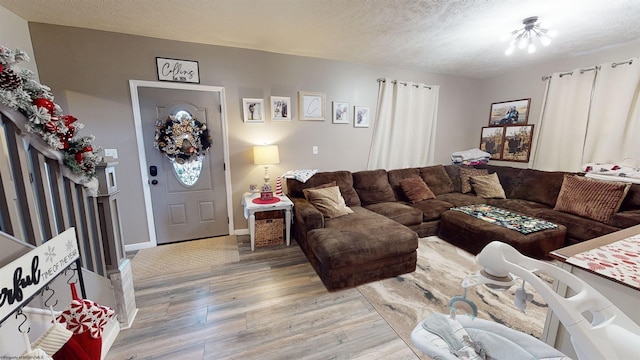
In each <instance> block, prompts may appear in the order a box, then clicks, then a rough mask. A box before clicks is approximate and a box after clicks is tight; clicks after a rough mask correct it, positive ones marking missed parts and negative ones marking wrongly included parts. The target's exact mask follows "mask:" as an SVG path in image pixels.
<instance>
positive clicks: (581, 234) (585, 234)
mask: <svg viewBox="0 0 640 360" xmlns="http://www.w3.org/2000/svg"><path fill="white" fill-rule="evenodd" d="M532 212H533V214H532V215H533V216H535V217H538V218H541V219H544V220H548V221H551V222H552V223H555V224H561V225H564V226H566V227H567V237H571V238H573V239H576V240H579V241H584V240H589V239H593V238H596V237H599V236H602V235H605V234H609V233H612V232H614V231H618V230H620V228H617V227H615V226H611V225H607V224H604V223H601V222H599V221H596V220H591V219H587V218H584V217H581V216H578V215H574V214H569V213H565V212H562V211H556V210H553V209H543V208H538V209H532Z"/></svg>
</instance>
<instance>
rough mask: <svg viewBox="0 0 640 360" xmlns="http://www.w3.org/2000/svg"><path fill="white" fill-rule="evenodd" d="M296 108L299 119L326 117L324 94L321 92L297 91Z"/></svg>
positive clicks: (320, 119) (321, 119) (320, 118)
mask: <svg viewBox="0 0 640 360" xmlns="http://www.w3.org/2000/svg"><path fill="white" fill-rule="evenodd" d="M298 102H299V104H298V110H299V112H300V120H319V121H324V119H325V117H326V95H325V93H323V92H311V91H299V92H298Z"/></svg>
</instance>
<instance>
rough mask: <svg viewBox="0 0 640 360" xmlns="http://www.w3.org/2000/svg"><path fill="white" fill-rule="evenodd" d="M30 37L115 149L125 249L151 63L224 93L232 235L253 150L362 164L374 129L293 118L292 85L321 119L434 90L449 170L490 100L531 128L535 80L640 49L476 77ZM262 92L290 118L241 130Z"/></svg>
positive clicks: (137, 190)
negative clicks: (318, 95)
mask: <svg viewBox="0 0 640 360" xmlns="http://www.w3.org/2000/svg"><path fill="white" fill-rule="evenodd" d="M1 9H2V8H0V10H1ZM30 30H31V36H32V42H33V48H34V50H35V55H37V57H38V60H39V61H38V70H39V71H40V77H41V80H42V83H44V84H46V85H49V86H51V87H52V89H53V91H54V94H55V95H56V102H57V103H59V104H60V105H61V106H62V107H63V109H65V111H66V112H68V113H71V114H73V115H75V116H77V117H78V118H79V119H80V121H82V122H84V123H85V124H86V125H87V127H86V128H85V129H84V130H83V131H82V133H83V134H86V133H93V134H95V135H96V144H97V145H100V146H102V147H107V148H113V147H115V148H118V152H119V156H120V159H119V161H120V165H119V167H118V184H119V186H120V188H121V189H122V195H121V197H122V205H123V206H122V218H123V229H124V234H125V242H126V243H127V244H135V243H143V242H147V241H149V235H148V234H147V231H146V228H147V225H146V224H145V223H144V203H143V197H142V187H143V186H146V185H145V184H142V180H141V176H140V171H139V163H138V157H137V154H136V147H135V137H134V129H133V118H132V110H131V101H130V94H129V89H128V80H129V79H136V80H156V70H155V62H154V58H155V57H156V56H160V57H170V58H181V59H190V60H197V61H199V63H200V77H201V84H204V85H216V86H223V87H225V89H226V92H227V107H228V114H227V115H228V124H229V143H230V149H229V150H230V160H231V164H230V168H231V176H232V183H233V185H232V186H233V188H232V191H233V204H234V222H235V227H236V229H245V228H246V226H247V223H246V220H245V219H244V217H243V216H242V209H241V207H240V206H239V205H236V204H239V203H240V196H241V194H242V193H243V192H244V191H245V189H246V188H247V187H248V185H249V184H250V183H259V182H260V180H261V178H262V174H263V172H262V168H261V167H257V166H254V165H253V164H252V155H251V147H252V146H253V145H254V144H261V143H265V142H269V143H277V144H279V145H280V152H281V163H280V164H279V165H275V166H272V167H271V175H272V178H273V177H274V176H276V175H277V174H280V173H282V172H284V171H286V170H290V169H301V168H318V169H320V170H337V169H346V170H352V171H356V170H361V169H364V168H366V162H367V156H368V152H369V147H370V144H371V137H372V131H373V128H372V127H371V128H368V129H360V128H359V129H355V128H353V127H352V126H351V125H338V124H331V121H330V120H327V121H324V122H300V121H298V120H297V101H296V98H297V91H299V90H306V91H322V92H325V93H326V94H327V114H329V113H330V104H331V101H347V102H349V103H350V104H351V106H353V105H363V106H369V107H370V109H371V111H372V112H373V113H374V115H375V106H376V98H377V87H378V86H377V83H376V79H377V78H384V77H388V78H391V79H400V80H409V81H415V82H424V83H427V84H438V85H440V86H441V88H440V102H439V111H438V119H439V121H438V130H437V140H436V141H437V142H436V154H435V159H436V163H449V162H450V158H449V156H450V154H451V152H453V151H459V150H465V149H469V148H474V147H477V146H478V143H479V137H480V136H479V135H480V128H481V127H482V126H486V125H487V123H488V117H489V116H488V114H489V107H490V104H491V103H493V102H499V101H506V100H513V99H520V98H531V99H532V102H531V109H530V115H529V123H531V124H537V123H538V119H539V117H540V110H541V106H542V97H543V95H544V87H545V83H544V82H543V81H541V79H540V78H541V77H542V76H544V75H549V74H551V73H552V72H557V71H565V70H571V69H574V68H578V67H588V66H593V65H597V64H600V63H603V62H612V61H621V60H624V59H627V58H630V57H634V56H638V55H639V54H640V42H634V43H631V44H627V45H624V46H619V47H612V48H608V49H604V50H602V51H599V52H594V53H592V54H586V55H583V56H580V57H576V58H571V59H565V60H562V61H554V62H549V63H544V64H539V65H533V66H528V67H526V68H523V69H521V70H519V71H514V72H511V73H505V74H502V75H499V76H496V77H492V78H488V79H482V80H478V79H469V78H464V77H456V76H447V75H440V74H432V73H420V72H415V71H410V70H405V69H399V68H390V67H375V66H368V65H360V64H349V63H344V62H339V61H331V60H322V59H314V58H307V57H297V56H288V55H280V54H273V53H266V52H260V51H252V50H244V49H236V48H228V47H219V46H208V45H200V44H192V43H184V42H175V41H167V40H160V39H154V38H145V37H138V36H130V35H123V34H117V33H109V32H101V31H93V30H85V29H77V28H69V27H61V26H54V25H46V24H30ZM62 49H64V50H62ZM512 56H514V61H517V56H528V55H526V54H517V53H516V54H514V55H512ZM271 95H275V96H289V97H291V99H292V103H293V106H294V107H293V109H292V110H293V120H292V121H291V122H271V121H267V122H266V124H251V125H247V124H244V123H243V122H242V118H241V99H242V98H243V97H258V98H264V99H265V101H266V102H268V98H269V96H271ZM534 141H535V139H534ZM313 145H317V146H318V147H319V149H320V152H319V154H318V155H312V154H311V146H313ZM495 163H496V164H500V165H512V166H518V167H526V166H527V164H525V163H511V162H495Z"/></svg>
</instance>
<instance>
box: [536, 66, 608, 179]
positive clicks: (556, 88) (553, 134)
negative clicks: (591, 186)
mask: <svg viewBox="0 0 640 360" xmlns="http://www.w3.org/2000/svg"><path fill="white" fill-rule="evenodd" d="M595 76H596V71H595V70H594V71H584V72H581V71H580V70H574V71H572V72H569V73H554V74H553V75H552V76H551V79H549V80H548V81H549V84H548V87H547V91H546V93H545V99H546V100H545V103H544V104H543V107H542V109H543V110H542V114H541V117H540V120H539V121H538V124H539V125H538V126H537V129H536V132H537V134H536V139H537V140H536V142H535V146H534V148H533V156H532V160H531V167H532V168H534V169H538V170H547V171H579V170H580V167H581V166H582V152H583V146H584V139H585V135H586V129H587V119H588V116H589V104H590V102H591V90H592V88H593V82H594V79H595Z"/></svg>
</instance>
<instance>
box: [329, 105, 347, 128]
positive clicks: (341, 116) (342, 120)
mask: <svg viewBox="0 0 640 360" xmlns="http://www.w3.org/2000/svg"><path fill="white" fill-rule="evenodd" d="M331 113H332V115H331V120H332V122H333V123H334V124H348V123H349V103H348V102H343V101H334V102H333V103H332V106H331Z"/></svg>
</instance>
